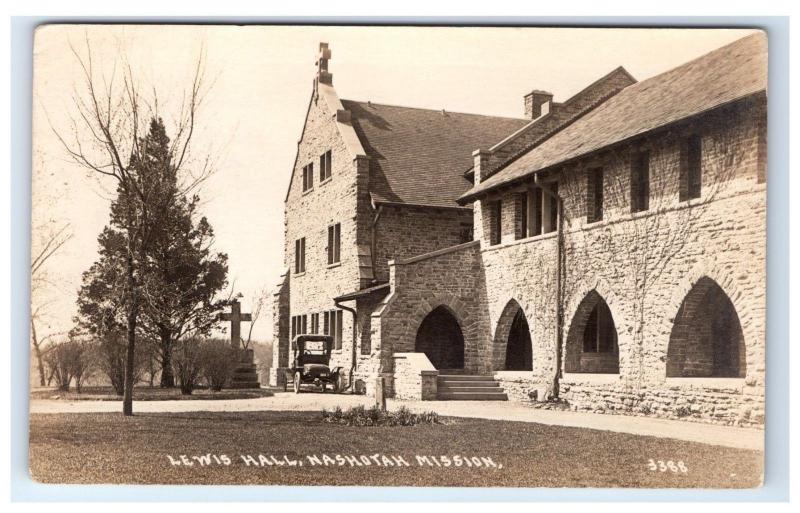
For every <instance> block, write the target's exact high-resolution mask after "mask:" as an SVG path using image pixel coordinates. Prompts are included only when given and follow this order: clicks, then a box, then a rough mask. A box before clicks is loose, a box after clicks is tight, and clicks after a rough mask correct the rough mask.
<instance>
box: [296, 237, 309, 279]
mask: <svg viewBox="0 0 800 513" xmlns="http://www.w3.org/2000/svg"><path fill="white" fill-rule="evenodd" d="M294 272H295V274H300V273H304V272H306V238H305V237H303V238H301V239H297V240H296V241H294Z"/></svg>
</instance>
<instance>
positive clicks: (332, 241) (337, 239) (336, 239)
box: [328, 223, 342, 265]
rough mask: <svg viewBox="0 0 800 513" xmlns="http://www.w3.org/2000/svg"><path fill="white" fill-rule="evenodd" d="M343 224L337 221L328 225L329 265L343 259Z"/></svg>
mask: <svg viewBox="0 0 800 513" xmlns="http://www.w3.org/2000/svg"><path fill="white" fill-rule="evenodd" d="M341 251H342V225H341V223H336V224H334V225H332V226H328V265H330V264H335V263H338V262H340V261H341Z"/></svg>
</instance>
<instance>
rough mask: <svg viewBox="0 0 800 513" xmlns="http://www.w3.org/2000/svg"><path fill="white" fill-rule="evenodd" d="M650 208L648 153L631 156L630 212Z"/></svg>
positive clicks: (642, 152)
mask: <svg viewBox="0 0 800 513" xmlns="http://www.w3.org/2000/svg"><path fill="white" fill-rule="evenodd" d="M648 208H650V152H649V151H640V152H636V153H634V154H633V155H632V156H631V212H642V211H644V210H647V209H648Z"/></svg>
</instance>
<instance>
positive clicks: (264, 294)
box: [242, 287, 271, 349]
mask: <svg viewBox="0 0 800 513" xmlns="http://www.w3.org/2000/svg"><path fill="white" fill-rule="evenodd" d="M270 296H271V294H270V291H269V288H268V287H262V288H261V289H260V290H257V291H256V292H255V293H253V295H252V296H251V298H250V304H251V305H253V306H252V307H251V314H250V319H251V320H250V328H249V329H248V330H247V340H246V341H245V340H242V344H243V347H244V348H245V349H249V348H250V341H251V340H252V337H253V328H254V327H255V325H256V321H258V319H259V318H260V317H261V314H262V313H263V312H264V307H265V306H266V305H267V304H268V303H269V299H270Z"/></svg>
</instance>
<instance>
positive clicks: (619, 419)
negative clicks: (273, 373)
mask: <svg viewBox="0 0 800 513" xmlns="http://www.w3.org/2000/svg"><path fill="white" fill-rule="evenodd" d="M373 401H374V399H372V398H371V397H367V396H359V395H349V394H320V393H301V394H293V393H291V392H279V393H276V394H275V395H274V396H272V397H259V398H256V399H237V400H231V401H227V400H210V401H206V400H192V401H139V402H136V403H134V406H133V410H134V412H142V413H170V412H188V411H229V412H236V411H320V410H322V409H323V408H327V409H332V408H335V407H336V406H340V407H342V408H349V407H351V406H356V405H359V404H362V405H364V406H370V405H372V404H373ZM401 405H402V406H407V407H408V408H409V409H410V410H412V411H415V412H421V411H431V410H433V411H435V412H437V413H439V414H440V415H446V416H451V417H472V418H481V419H494V420H509V421H516V422H535V423H540V424H548V425H551V426H571V427H581V428H589V429H598V430H604V431H614V432H618V433H630V434H635V435H644V436H656V437H662V438H672V439H676V440H685V441H689V442H699V443H705V444H710V445H720V446H724V447H733V448H738V449H752V450H759V451H763V450H764V431H763V430H759V429H752V428H738V427H732V426H720V425H716V424H701V423H698V422H686V421H680V420H667V419H656V418H650V417H632V416H625V415H601V414H596V413H584V412H572V411H556V410H540V409H534V408H529V407H526V406H523V405H519V404H515V403H510V402H504V401H395V400H391V399H390V400H389V401H388V406H389V408H397V407H399V406H401ZM121 409H122V405H121V402H120V401H60V400H38V399H37V400H32V401H31V402H30V412H31V413H91V412H118V411H120V410H121Z"/></svg>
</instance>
